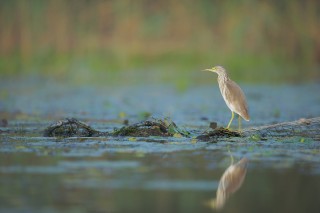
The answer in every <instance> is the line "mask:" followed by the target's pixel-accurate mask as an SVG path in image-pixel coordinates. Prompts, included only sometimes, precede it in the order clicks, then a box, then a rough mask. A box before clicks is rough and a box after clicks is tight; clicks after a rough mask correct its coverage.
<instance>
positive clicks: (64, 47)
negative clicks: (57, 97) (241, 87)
mask: <svg viewBox="0 0 320 213" xmlns="http://www.w3.org/2000/svg"><path fill="white" fill-rule="evenodd" d="M0 45H1V48H0V74H1V76H3V77H5V76H11V77H12V76H13V77H16V76H21V75H29V74H36V75H38V74H41V75H45V76H49V77H54V78H60V79H68V78H69V79H76V80H80V81H83V80H88V79H89V80H100V81H107V79H109V80H110V79H113V78H117V76H118V77H119V76H125V77H124V78H127V79H128V80H130V79H132V78H134V76H136V73H138V72H137V71H141V72H142V74H140V75H137V76H138V77H136V78H144V77H146V76H147V77H149V78H150V79H152V78H155V79H159V78H160V79H162V80H170V79H177V78H181V79H182V80H181V81H182V82H183V81H184V80H185V81H186V79H187V78H188V79H189V80H190V77H192V78H194V79H195V81H206V80H207V77H208V76H207V75H204V76H205V77H204V78H201V77H198V75H200V74H199V73H198V72H197V71H198V70H201V69H204V68H208V67H211V66H213V65H217V64H220V65H224V66H225V67H226V68H228V69H229V70H230V72H231V75H232V76H233V78H234V79H236V80H242V81H247V82H275V81H277V82H283V81H285V82H300V81H308V80H314V79H317V80H319V78H320V73H319V64H320V2H319V1H317V0H305V1H298V0H283V1H278V0H269V1H266V0H230V1H219V0H202V1H196V0H184V1H175V0H121V1H117V0H105V1H103V0H90V1H88V0H68V1H65V0H1V2H0ZM179 76H188V77H179ZM209 80H210V82H211V81H212V79H209Z"/></svg>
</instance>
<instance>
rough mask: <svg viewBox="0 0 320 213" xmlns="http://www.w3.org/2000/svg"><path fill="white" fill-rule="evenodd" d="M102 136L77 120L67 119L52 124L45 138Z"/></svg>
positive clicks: (44, 134) (47, 129) (46, 131)
mask: <svg viewBox="0 0 320 213" xmlns="http://www.w3.org/2000/svg"><path fill="white" fill-rule="evenodd" d="M99 134H101V132H99V131H97V130H95V129H93V128H92V127H90V126H89V125H88V124H86V123H84V122H81V121H78V120H77V119H75V118H66V119H65V120H60V121H58V122H56V123H53V124H51V125H50V126H49V127H47V128H46V129H45V130H44V133H43V136H44V137H92V136H96V135H99Z"/></svg>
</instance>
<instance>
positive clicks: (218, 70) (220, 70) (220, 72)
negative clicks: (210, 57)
mask: <svg viewBox="0 0 320 213" xmlns="http://www.w3.org/2000/svg"><path fill="white" fill-rule="evenodd" d="M202 71H209V72H215V73H217V74H218V75H225V74H226V73H227V72H226V70H225V69H224V68H223V67H222V66H215V67H212V68H211V69H205V70H202Z"/></svg>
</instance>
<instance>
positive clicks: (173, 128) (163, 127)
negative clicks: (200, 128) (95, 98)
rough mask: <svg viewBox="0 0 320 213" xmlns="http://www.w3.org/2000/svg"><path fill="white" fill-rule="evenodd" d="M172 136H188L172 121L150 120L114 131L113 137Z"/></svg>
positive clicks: (187, 133)
mask: <svg viewBox="0 0 320 213" xmlns="http://www.w3.org/2000/svg"><path fill="white" fill-rule="evenodd" d="M174 134H181V135H182V136H185V137H188V136H189V135H190V133H189V132H187V131H186V130H183V129H180V128H179V127H178V126H177V125H176V124H175V123H174V122H173V121H170V120H168V119H151V120H146V121H143V122H140V123H137V124H133V125H129V126H125V127H122V128H121V129H116V130H115V131H114V132H113V133H112V135H113V136H131V137H148V136H161V137H171V136H173V135H174Z"/></svg>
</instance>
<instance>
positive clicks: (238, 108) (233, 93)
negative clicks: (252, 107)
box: [224, 79, 250, 120]
mask: <svg viewBox="0 0 320 213" xmlns="http://www.w3.org/2000/svg"><path fill="white" fill-rule="evenodd" d="M224 93H225V94H224V96H225V101H226V103H227V105H228V106H229V108H231V109H232V110H233V111H234V112H235V113H237V114H239V115H240V116H241V117H243V118H244V119H245V120H249V119H250V116H249V114H248V105H247V101H246V97H245V95H244V93H243V91H242V89H241V88H240V87H239V86H238V84H236V83H235V82H234V81H232V80H230V79H229V80H228V81H226V82H225V88H224Z"/></svg>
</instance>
